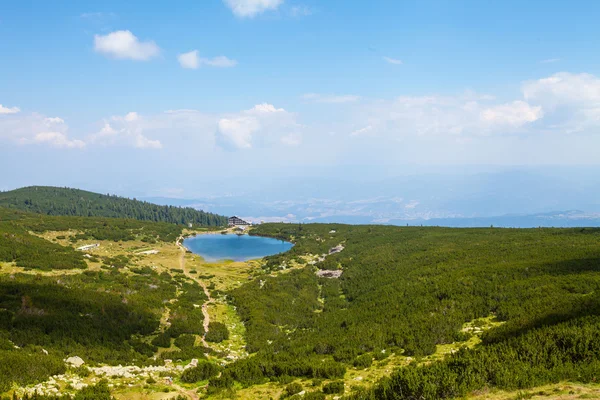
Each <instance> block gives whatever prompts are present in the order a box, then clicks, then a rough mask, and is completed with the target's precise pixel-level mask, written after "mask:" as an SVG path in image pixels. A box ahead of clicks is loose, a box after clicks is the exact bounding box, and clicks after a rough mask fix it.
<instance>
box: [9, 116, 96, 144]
mask: <svg viewBox="0 0 600 400" xmlns="http://www.w3.org/2000/svg"><path fill="white" fill-rule="evenodd" d="M68 130H69V126H68V125H67V124H66V122H65V121H64V120H63V119H62V118H59V117H46V116H44V115H41V114H38V113H26V114H22V113H19V114H17V113H16V112H15V113H12V114H5V115H4V116H3V117H2V118H0V141H8V142H12V143H16V144H20V145H36V144H37V145H48V146H51V147H56V148H67V149H74V148H83V147H85V142H84V141H83V140H80V139H72V138H70V137H69V135H68Z"/></svg>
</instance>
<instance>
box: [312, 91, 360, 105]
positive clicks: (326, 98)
mask: <svg viewBox="0 0 600 400" xmlns="http://www.w3.org/2000/svg"><path fill="white" fill-rule="evenodd" d="M302 98H303V99H304V100H309V101H314V102H315V103H332V104H336V103H352V102H355V101H358V100H360V96H356V95H328V94H325V95H324V94H318V93H307V94H305V95H303V96H302Z"/></svg>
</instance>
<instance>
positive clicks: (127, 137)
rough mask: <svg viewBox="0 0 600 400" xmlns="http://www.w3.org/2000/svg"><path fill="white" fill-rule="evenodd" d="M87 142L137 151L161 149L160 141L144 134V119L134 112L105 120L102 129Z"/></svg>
mask: <svg viewBox="0 0 600 400" xmlns="http://www.w3.org/2000/svg"><path fill="white" fill-rule="evenodd" d="M88 142H89V143H90V144H94V145H101V146H126V147H135V148H139V149H161V148H162V147H163V145H162V143H161V141H160V140H157V139H150V138H148V137H147V136H146V135H145V134H144V119H143V118H142V117H141V116H140V115H139V114H138V113H136V112H129V113H127V114H125V115H124V116H118V115H117V116H113V117H111V118H110V119H108V120H105V121H104V123H103V126H102V128H101V129H100V130H99V131H98V132H96V133H95V134H92V135H90V136H89V138H88Z"/></svg>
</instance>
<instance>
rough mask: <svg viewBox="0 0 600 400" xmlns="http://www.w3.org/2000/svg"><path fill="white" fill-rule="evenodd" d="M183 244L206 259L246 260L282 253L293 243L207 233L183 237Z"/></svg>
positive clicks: (247, 236)
mask: <svg viewBox="0 0 600 400" xmlns="http://www.w3.org/2000/svg"><path fill="white" fill-rule="evenodd" d="M183 245H184V246H185V247H186V248H187V249H189V250H190V251H191V252H192V253H195V254H198V255H200V256H202V258H204V259H205V260H206V261H209V262H214V261H219V260H234V261H247V260H253V259H256V258H263V257H266V256H271V255H273V254H279V253H284V252H286V251H288V250H289V249H291V248H292V247H293V246H294V245H293V244H292V243H290V242H285V241H283V240H279V239H272V238H265V237H260V236H249V235H241V236H238V235H222V234H207V235H198V236H195V237H191V238H188V239H185V240H184V241H183Z"/></svg>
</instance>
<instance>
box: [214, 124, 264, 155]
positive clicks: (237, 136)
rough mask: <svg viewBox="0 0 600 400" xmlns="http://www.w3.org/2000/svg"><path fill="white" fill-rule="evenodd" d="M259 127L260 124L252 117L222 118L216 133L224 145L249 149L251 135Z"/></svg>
mask: <svg viewBox="0 0 600 400" xmlns="http://www.w3.org/2000/svg"><path fill="white" fill-rule="evenodd" d="M260 127H261V126H260V122H259V121H258V120H257V119H256V118H252V117H236V118H222V119H220V120H219V125H218V128H217V131H218V133H219V135H220V137H221V139H223V141H224V142H225V143H229V144H231V145H232V146H233V147H235V148H238V149H249V148H251V147H252V135H253V134H254V133H255V132H257V131H258V130H259V129H260Z"/></svg>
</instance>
